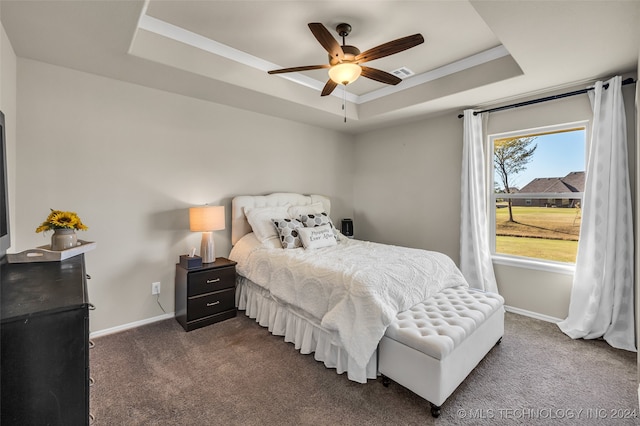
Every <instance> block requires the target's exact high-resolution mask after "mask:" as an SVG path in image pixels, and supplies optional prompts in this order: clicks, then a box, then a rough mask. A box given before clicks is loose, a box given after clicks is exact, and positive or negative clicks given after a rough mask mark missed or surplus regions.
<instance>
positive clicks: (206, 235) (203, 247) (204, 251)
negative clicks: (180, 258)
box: [200, 231, 216, 263]
mask: <svg viewBox="0 0 640 426" xmlns="http://www.w3.org/2000/svg"><path fill="white" fill-rule="evenodd" d="M200 257H202V263H213V262H215V261H216V253H215V247H214V244H213V232H211V231H206V232H203V233H202V242H201V243H200Z"/></svg>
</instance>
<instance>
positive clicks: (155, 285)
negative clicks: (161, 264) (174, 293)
mask: <svg viewBox="0 0 640 426" xmlns="http://www.w3.org/2000/svg"><path fill="white" fill-rule="evenodd" d="M151 294H160V282H159V281H158V282H155V283H151Z"/></svg>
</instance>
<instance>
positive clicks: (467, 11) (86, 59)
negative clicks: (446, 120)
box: [0, 0, 640, 133]
mask: <svg viewBox="0 0 640 426" xmlns="http://www.w3.org/2000/svg"><path fill="white" fill-rule="evenodd" d="M0 17H1V20H2V23H3V25H4V28H5V30H6V32H7V34H8V37H9V39H10V40H11V44H12V46H13V48H14V50H15V52H16V55H18V56H19V57H25V58H31V59H35V60H39V61H43V62H47V63H51V64H55V65H60V66H64V67H68V68H72V69H76V70H80V71H86V72H90V73H94V74H99V75H103V76H106V77H110V78H115V79H119V80H123V81H128V82H132V83H137V84H142V85H146V86H149V87H154V88H158V89H162V90H167V91H171V92H175V93H180V94H183V95H186V96H191V97H195V98H199V99H203V100H208V101H212V102H217V103H221V104H226V105H230V106H233V107H238V108H243V109H247V110H252V111H256V112H260V113H264V114H268V115H273V116H278V117H282V118H286V119H292V120H297V121H301V122H305V123H309V124H313V125H317V126H322V127H326V128H331V129H336V130H341V131H345V132H349V133H357V132H363V131H368V130H371V129H375V128H378V127H380V126H388V125H391V124H395V123H402V122H405V121H408V120H415V119H418V118H420V117H424V116H425V115H433V114H439V113H442V112H443V111H451V112H453V111H460V110H462V109H464V108H466V107H471V106H474V107H476V106H484V105H490V104H492V103H495V102H498V101H504V100H508V99H515V98H518V97H521V96H525V95H530V94H535V93H541V92H544V91H548V90H550V89H558V88H563V87H568V86H573V85H575V84H580V83H583V82H587V81H591V80H594V79H596V78H607V77H610V76H612V75H615V74H622V73H626V72H635V70H636V67H637V64H638V53H639V51H640V1H622V0H620V1H576V0H571V1H513V0H512V1H506V0H505V1H499V0H496V1H476V0H472V1H462V0H458V1H451V0H449V1H430V0H425V1H401V0H387V1H364V0H341V1H306V0H298V1H268V0H257V1H239V0H235V1H214V0H210V1H191V0H176V1H167V0H162V1H159V0H158V1H157V0H151V1H134V0H130V1H122V0H118V1H115V0H114V1H69V0H46V1H11V0H1V2H0ZM309 22H321V23H322V24H324V25H325V26H326V27H327V28H328V29H329V30H330V31H331V33H332V34H335V36H336V38H337V39H338V36H337V34H336V33H335V26H336V25H337V24H339V23H341V22H347V23H349V24H351V26H352V27H353V30H352V32H351V35H349V36H348V37H347V44H351V45H355V46H357V47H359V48H360V50H362V51H364V50H367V49H369V48H371V47H374V46H377V45H379V44H382V43H385V42H387V41H390V40H393V39H396V38H399V37H403V36H406V35H410V34H414V33H421V34H422V35H423V36H424V38H425V43H424V44H421V45H419V46H417V47H414V48H412V49H410V50H407V51H404V52H401V53H398V54H396V55H392V56H389V57H386V58H382V59H379V60H376V61H372V62H370V63H368V64H367V65H369V66H371V67H374V68H379V69H382V70H384V71H387V72H391V71H393V70H395V69H397V68H400V67H407V68H409V69H411V70H412V71H413V72H414V73H415V74H416V75H415V76H412V77H409V78H407V79H406V80H405V81H403V82H402V83H400V84H399V85H397V86H387V85H385V84H382V83H378V82H375V81H372V80H368V79H366V78H360V79H358V80H357V81H356V82H354V83H353V84H351V85H349V86H348V87H347V93H346V96H347V100H348V105H347V115H348V120H347V123H344V122H343V119H342V117H343V111H342V109H341V105H342V96H343V90H342V87H339V88H337V89H336V90H335V91H334V95H333V96H327V97H320V91H321V90H322V87H323V86H324V84H325V82H326V80H327V74H326V70H316V71H308V72H304V73H295V74H281V75H268V74H267V73H266V71H267V70H269V69H274V68H285V67H293V66H300V65H316V64H323V63H327V62H328V60H327V54H326V52H325V51H324V49H323V48H322V47H321V46H320V44H318V42H317V41H316V39H315V38H314V37H313V35H312V34H311V32H310V31H309V29H308V27H307V24H308V23H309ZM340 41H341V40H340Z"/></svg>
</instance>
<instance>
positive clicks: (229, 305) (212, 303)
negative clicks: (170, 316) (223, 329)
mask: <svg viewBox="0 0 640 426" xmlns="http://www.w3.org/2000/svg"><path fill="white" fill-rule="evenodd" d="M235 295H236V292H235V289H227V290H222V291H216V292H215V293H210V294H205V295H203V296H197V297H192V298H190V299H189V301H188V302H187V305H188V306H187V321H193V320H196V319H200V318H203V317H208V316H211V315H215V314H218V313H220V312H224V311H228V310H231V309H235Z"/></svg>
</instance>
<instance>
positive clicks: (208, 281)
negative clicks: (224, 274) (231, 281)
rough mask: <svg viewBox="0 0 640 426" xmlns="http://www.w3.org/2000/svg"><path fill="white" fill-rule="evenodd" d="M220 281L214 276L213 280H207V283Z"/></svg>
mask: <svg viewBox="0 0 640 426" xmlns="http://www.w3.org/2000/svg"><path fill="white" fill-rule="evenodd" d="M219 281H220V278H216V279H215V280H207V284H211V283H217V282H219Z"/></svg>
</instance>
